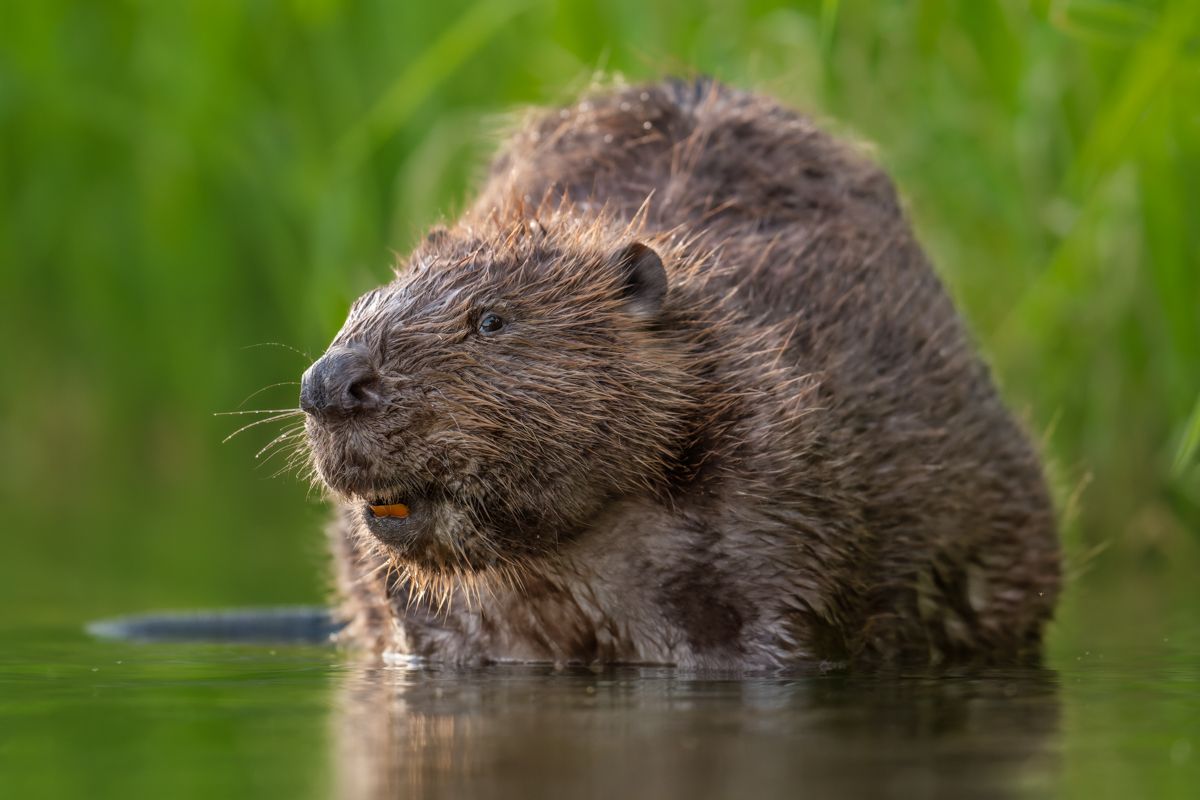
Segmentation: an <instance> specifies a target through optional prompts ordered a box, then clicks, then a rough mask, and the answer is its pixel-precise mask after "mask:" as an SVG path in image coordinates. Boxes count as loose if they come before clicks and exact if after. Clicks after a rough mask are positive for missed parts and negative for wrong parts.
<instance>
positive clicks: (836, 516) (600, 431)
mask: <svg viewBox="0 0 1200 800" xmlns="http://www.w3.org/2000/svg"><path fill="white" fill-rule="evenodd" d="M300 403H301V407H302V408H303V410H304V412H305V414H306V418H305V423H306V431H307V443H308V448H309V450H310V453H311V460H312V464H313V466H314V467H315V474H316V475H318V476H319V481H320V482H321V483H323V484H324V486H326V487H327V488H328V491H329V493H330V495H331V496H332V498H333V499H334V501H335V502H336V504H337V507H338V513H337V514H336V521H335V524H334V526H333V531H332V539H333V546H334V551H335V561H336V564H337V569H336V572H337V582H338V586H339V587H340V588H339V591H340V597H341V601H340V605H339V608H340V610H341V613H342V615H343V616H344V617H345V619H346V620H347V622H348V624H347V626H346V628H345V629H344V631H343V633H342V634H341V638H342V639H343V640H344V641H348V642H351V643H356V644H358V645H362V646H365V647H368V648H372V649H374V650H378V651H384V652H387V653H396V654H402V655H406V656H410V657H415V658H421V659H431V660H437V661H444V662H453V663H460V664H462V663H469V664H478V663H494V662H552V663H555V664H563V665H565V664H591V665H596V664H613V663H650V664H669V665H675V666H678V667H682V668H693V669H733V670H746V669H751V670H753V669H780V668H789V667H803V666H805V665H821V664H824V665H839V664H840V665H851V666H854V665H864V666H867V665H883V664H895V663H901V662H905V663H908V662H920V663H945V662H962V661H976V662H978V661H983V662H989V663H997V662H1009V661H1020V660H1026V659H1036V658H1037V656H1038V652H1039V648H1040V642H1041V638H1042V632H1043V628H1044V626H1045V624H1046V623H1047V621H1048V620H1049V619H1050V618H1051V615H1052V612H1053V609H1054V605H1055V599H1056V596H1057V593H1058V588H1059V582H1060V563H1059V562H1060V558H1059V547H1058V543H1057V536H1056V521H1055V513H1054V509H1053V504H1052V502H1051V499H1050V496H1049V492H1048V490H1047V487H1046V483H1045V479H1044V477H1043V473H1042V470H1041V467H1040V464H1039V459H1038V456H1037V454H1036V452H1035V450H1034V448H1033V447H1032V446H1031V444H1030V441H1029V439H1028V438H1027V436H1026V434H1025V433H1024V432H1023V430H1022V428H1021V426H1019V425H1018V424H1017V423H1016V422H1015V421H1014V419H1013V417H1012V416H1011V415H1010V414H1009V413H1008V411H1007V410H1006V409H1005V407H1004V405H1003V404H1002V402H1001V400H1000V398H999V396H998V394H997V391H996V389H995V387H994V385H993V383H992V380H991V378H990V375H989V370H988V369H987V367H986V366H985V365H984V363H983V362H982V361H981V359H980V358H979V357H978V355H976V353H975V352H974V350H973V347H972V345H971V342H970V339H969V336H968V333H967V331H966V329H965V326H964V324H963V322H962V321H961V320H960V318H959V316H958V314H957V313H956V311H955V309H954V307H953V305H952V303H951V300H950V299H949V297H948V295H947V292H946V291H945V290H944V288H943V286H942V284H941V283H940V281H939V279H938V278H937V276H936V275H935V273H934V271H933V269H932V268H931V266H930V263H929V260H928V259H927V258H926V256H925V254H924V253H923V251H922V249H921V247H920V246H919V244H918V243H917V241H916V239H915V238H914V234H913V232H912V230H911V228H910V225H909V223H908V222H907V220H906V217H905V213H904V211H903V208H902V206H901V203H900V201H899V200H898V197H897V193H896V191H895V189H894V188H893V185H892V183H891V181H890V180H889V178H888V177H887V176H886V175H885V174H884V172H883V171H882V170H881V169H880V168H879V167H877V166H876V165H874V164H873V163H871V161H870V160H869V159H867V158H865V157H864V156H863V155H861V154H860V153H859V152H858V151H857V150H856V148H855V147H853V146H851V145H848V144H844V143H840V142H839V141H837V140H835V139H834V138H833V137H831V136H829V135H827V134H826V133H823V132H822V131H820V130H819V129H818V128H817V127H816V126H815V125H814V124H813V123H812V122H811V121H810V120H809V119H808V118H807V117H805V116H803V115H801V114H799V113H796V112H794V111H791V110H788V109H787V108H785V107H783V106H781V105H780V104H778V103H777V102H775V101H773V100H771V99H770V98H768V97H765V96H761V95H758V94H755V93H751V92H747V91H743V90H738V89H734V88H730V87H728V86H726V85H723V84H721V83H719V82H717V81H714V80H710V79H687V80H667V81H663V82H659V83H655V84H651V85H643V86H618V87H610V88H607V89H596V90H592V91H591V92H589V93H587V94H586V95H585V96H584V97H583V99H582V100H579V101H578V102H577V103H576V104H574V105H573V106H570V107H566V108H563V109H560V110H552V111H541V112H534V113H531V114H530V115H529V116H528V118H527V119H526V120H525V122H524V123H523V125H521V126H520V127H519V129H518V130H516V132H515V133H514V134H513V135H512V136H511V138H510V139H509V140H508V141H507V143H506V144H505V145H504V146H503V147H502V148H501V150H500V153H499V155H498V156H497V157H496V158H495V160H494V162H493V163H492V165H491V167H490V169H489V171H488V173H487V175H486V178H485V180H484V185H483V186H482V189H481V190H480V193H479V195H478V199H477V200H476V201H475V202H474V204H472V205H471V206H470V207H469V208H468V209H467V211H466V212H465V214H464V215H463V216H462V217H461V219H459V220H458V221H457V222H454V223H453V224H449V225H443V226H439V227H436V228H435V229H434V230H433V231H432V232H430V233H429V235H428V236H426V237H425V238H424V240H423V241H422V242H421V243H420V244H419V245H418V246H417V247H416V249H415V250H414V252H412V254H411V256H410V257H409V258H408V259H407V260H406V262H405V263H403V264H401V265H400V266H399V267H398V268H397V270H396V277H395V279H394V280H393V281H391V282H390V283H388V284H386V285H384V286H381V287H380V288H377V289H375V290H373V291H370V292H368V293H367V294H365V295H364V296H362V297H360V298H359V299H358V300H357V301H355V302H354V303H353V305H352V307H351V308H350V311H349V314H348V317H347V319H346V322H345V324H344V326H343V327H342V329H341V330H340V332H339V333H338V334H337V335H336V337H335V338H334V340H333V343H332V344H331V345H330V347H329V348H328V350H327V351H326V352H325V353H324V354H323V355H322V356H321V357H320V358H319V359H318V360H317V361H316V362H315V363H313V364H312V365H311V366H310V367H309V368H308V370H307V371H306V372H305V374H304V376H303V379H302V382H301V392H300Z"/></svg>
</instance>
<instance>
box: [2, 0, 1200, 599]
mask: <svg viewBox="0 0 1200 800" xmlns="http://www.w3.org/2000/svg"><path fill="white" fill-rule="evenodd" d="M1198 8H1200V6H1198V5H1197V4H1196V3H1194V2H1188V1H1187V0H1178V1H1177V2H1132V1H1130V2H1125V1H1124V0H1054V1H1053V2H1049V0H1047V1H1046V2H1035V3H1032V4H1029V5H1027V4H1023V3H1018V2H985V1H984V0H972V1H971V2H966V0H963V2H935V1H934V0H927V1H926V2H898V1H897V2H836V0H833V1H831V0H813V1H812V2H808V3H801V4H799V5H794V6H785V5H782V4H778V3H774V2H763V1H762V0H752V1H751V2H745V3H734V2H728V3H722V2H709V3H695V2H667V3H661V4H656V5H655V6H654V10H652V11H649V10H647V4H645V3H643V2H640V0H617V1H616V2H604V3H570V4H561V5H554V4H551V3H544V2H536V1H535V0H513V1H512V2H508V1H507V0H499V2H497V1H495V0H486V1H481V2H476V3H462V2H456V1H454V0H451V2H445V3H421V4H418V3H399V2H382V1H381V2H373V3H372V2H367V3H353V4H351V3H348V2H346V3H343V2H338V1H337V0H294V1H293V2H265V1H261V2H242V1H241V0H237V1H236V2H234V1H232V0H230V1H228V2H219V1H216V0H214V1H213V2H200V1H199V0H197V1H196V2H191V3H184V2H180V3H159V2H134V1H133V0H126V1H125V2H114V3H89V2H75V3H71V2H57V1H55V0H44V1H43V2H32V1H29V2H17V3H16V4H10V5H9V6H7V7H6V9H5V11H4V12H3V14H2V22H0V265H2V269H0V341H4V342H5V343H6V344H5V348H4V349H5V353H6V355H5V364H4V372H3V377H2V378H0V507H2V508H3V509H4V515H5V521H4V523H5V528H6V530H8V531H9V536H8V537H7V538H6V544H7V550H8V552H7V554H6V557H5V558H4V559H0V565H2V566H0V607H4V606H10V607H14V608H20V609H22V613H23V614H26V615H29V616H35V617H37V616H43V617H48V618H57V617H60V616H72V615H76V616H77V615H81V614H82V615H87V614H96V613H106V612H109V611H117V610H127V609H134V608H144V607H149V606H157V605H205V604H210V605H214V604H215V605H226V604H230V603H235V602H244V603H252V602H266V601H289V600H308V599H311V598H312V597H313V596H314V595H316V594H317V592H318V591H319V590H320V587H321V584H320V578H319V577H318V576H319V574H320V569H319V565H320V563H321V558H322V556H321V553H322V541H321V537H320V534H319V529H320V527H321V522H322V519H323V514H324V512H323V510H322V509H321V507H320V505H319V504H318V503H316V502H315V500H314V501H312V502H306V489H305V487H303V486H301V485H300V484H299V483H298V482H296V481H294V480H292V479H289V478H286V477H284V478H279V479H274V480H272V479H270V475H271V473H272V472H273V471H274V468H273V465H267V466H266V467H263V468H257V469H256V462H255V459H254V453H255V451H256V450H257V449H258V447H260V446H261V445H262V444H264V443H266V442H267V441H268V440H269V439H270V438H271V436H272V435H273V433H272V431H266V430H264V431H262V432H261V433H260V432H248V433H247V434H245V435H243V436H241V437H239V438H237V439H235V440H233V442H231V443H230V444H228V445H224V446H223V445H221V444H220V442H221V439H222V438H223V437H224V436H225V435H226V434H227V433H229V432H230V431H231V430H232V429H233V428H234V427H235V426H236V420H237V419H239V418H229V417H214V416H213V413H214V412H216V411H223V410H229V409H235V408H237V407H238V406H239V404H240V403H241V401H242V399H243V398H244V397H246V396H247V395H249V394H250V393H251V392H254V391H255V390H257V389H260V388H261V387H263V386H267V385H269V384H273V383H276V382H280V381H294V380H296V378H297V376H298V375H299V373H300V371H301V370H302V369H303V367H304V366H305V365H306V361H307V359H306V357H304V356H302V355H299V354H297V353H295V352H293V351H292V350H290V349H287V348H283V347H274V346H263V347H257V346H254V345H259V344H262V343H269V342H280V343H284V344H286V345H288V346H289V347H295V348H297V349H299V350H301V351H305V352H307V353H309V354H314V353H317V352H319V351H320V350H321V349H322V348H323V346H324V344H325V343H326V342H327V341H328V339H329V338H330V337H331V336H332V334H333V332H334V331H335V330H336V329H337V327H338V325H339V323H340V321H341V318H342V316H343V314H344V313H345V310H346V307H347V305H348V303H349V301H350V300H351V299H352V298H353V297H354V296H355V295H356V294H357V293H358V292H360V291H362V290H364V289H366V288H368V287H369V286H371V285H372V284H374V283H376V282H379V281H381V280H383V279H385V278H386V276H387V274H388V267H389V263H390V262H391V260H392V259H393V255H392V253H393V251H399V252H403V251H404V250H405V248H407V247H408V246H409V245H410V243H411V242H412V241H413V239H414V237H415V236H416V235H418V233H419V232H420V230H421V229H422V228H423V227H424V226H426V225H428V224H429V223H431V222H433V221H435V220H437V219H438V218H439V217H441V216H452V215H453V214H454V212H455V209H457V208H461V207H462V205H463V203H464V198H465V197H466V196H467V194H468V192H469V190H470V186H471V184H472V179H473V177H474V176H476V175H477V173H478V171H479V168H480V166H481V165H482V164H483V163H484V161H485V159H486V157H487V154H488V152H489V150H490V149H491V147H492V146H493V142H494V140H495V135H494V133H493V132H494V131H495V130H497V129H498V128H499V127H500V126H501V125H502V123H503V119H504V117H503V115H504V114H505V113H506V112H508V111H510V110H512V109H514V108H518V107H520V106H521V105H523V104H528V103H545V102H556V101H560V100H565V99H568V98H570V97H571V96H573V95H574V94H575V93H576V92H577V91H579V90H580V89H581V88H583V87H585V86H586V85H587V84H588V82H589V81H590V79H591V76H592V75H593V73H595V72H596V71H603V72H606V73H611V72H614V71H617V72H621V73H624V74H626V75H627V76H629V77H631V78H643V77H646V78H649V77H654V76H658V75H661V74H663V73H666V72H681V71H690V70H693V69H694V70H697V71H702V72H706V73H710V74H713V75H716V76H718V77H721V78H724V79H726V80H728V81H731V82H734V83H737V84H741V85H745V86H752V87H757V88H760V89H763V90H765V91H769V92H773V93H775V94H777V95H779V96H781V97H782V98H784V99H786V100H787V101H789V102H791V103H794V104H796V105H798V106H802V107H804V108H806V109H808V110H810V111H811V112H812V113H814V114H815V115H817V116H818V117H820V118H822V119H824V120H826V122H827V124H828V125H829V126H831V127H833V128H834V129H836V130H838V131H840V132H842V133H845V134H848V135H853V136H856V137H859V138H862V139H865V140H867V141H870V142H873V143H875V145H876V148H877V153H878V157H879V158H880V159H881V160H882V161H883V162H884V163H885V164H886V165H887V167H888V168H889V169H890V170H891V172H892V173H893V174H894V175H895V177H896V179H897V182H898V183H899V185H900V187H901V189H902V191H903V193H904V195H905V197H906V198H907V201H908V203H909V206H910V209H911V213H912V216H913V218H914V221H915V224H916V225H917V227H918V229H919V231H920V233H921V236H922V238H923V240H924V241H925V242H926V244H927V246H928V248H929V250H930V251H931V253H932V254H933V256H934V259H935V261H936V263H937V264H938V267H939V269H940V270H941V272H942V274H943V275H944V276H945V279H946V281H947V283H948V284H949V286H950V287H951V290H952V291H953V293H954V295H955V296H956V298H957V299H958V301H959V303H960V306H961V308H962V309H963V311H964V313H965V314H966V316H967V317H968V318H969V319H970V320H971V323H972V326H973V328H974V330H975V331H976V334H977V337H978V339H979V341H980V344H981V347H982V349H983V350H984V351H985V352H986V353H987V355H988V357H989V359H990V360H991V362H992V363H993V365H994V367H995V371H996V373H997V375H998V378H999V380H1000V381H1001V383H1002V385H1003V387H1004V390H1005V393H1006V396H1007V397H1008V398H1009V400H1010V401H1011V403H1012V404H1013V406H1014V407H1015V408H1017V409H1018V410H1019V411H1020V412H1021V413H1022V414H1023V415H1024V416H1025V418H1026V419H1027V420H1028V422H1029V425H1030V427H1031V428H1032V429H1033V430H1034V431H1035V432H1036V435H1038V436H1039V437H1040V438H1042V439H1043V440H1044V441H1045V447H1046V452H1047V455H1048V458H1049V460H1050V462H1051V464H1052V472H1053V475H1054V480H1055V483H1056V486H1057V488H1058V491H1059V494H1060V500H1061V503H1062V504H1063V506H1064V508H1070V509H1072V510H1071V511H1070V522H1071V524H1070V526H1069V536H1070V542H1071V546H1072V548H1073V552H1074V553H1075V554H1076V555H1077V556H1078V555H1080V554H1083V553H1084V552H1086V551H1087V550H1088V549H1089V548H1091V547H1092V546H1094V545H1096V544H1099V543H1111V544H1113V545H1114V546H1113V547H1110V548H1109V550H1108V552H1109V553H1133V554H1136V555H1147V554H1161V555H1165V556H1168V557H1180V556H1179V554H1181V553H1192V552H1194V550H1193V549H1191V548H1192V545H1193V544H1194V542H1193V541H1192V540H1194V538H1195V533H1196V531H1198V530H1200V488H1198V487H1200V463H1198V457H1197V442H1198V441H1200V269H1198V268H1197V267H1198V265H1197V260H1198V258H1200V226H1198V225H1197V222H1196V213H1197V211H1196V209H1198V208H1200V111H1198V109H1200V28H1198V19H1197V15H1198V13H1200V12H1198ZM248 346H249V347H248ZM295 394H296V388H295V386H294V385H287V384H285V385H282V386H276V387H273V388H271V389H268V390H267V391H265V392H263V393H262V394H260V395H258V396H256V397H255V398H254V399H253V400H251V401H250V405H251V406H256V407H262V408H280V407H285V406H289V405H294V403H295ZM1085 483H1086V488H1084V489H1083V491H1082V493H1078V492H1077V490H1079V489H1080V488H1081V487H1083V486H1084V484H1085ZM1077 493H1078V502H1072V501H1071V498H1072V497H1074V496H1075V495H1076V494H1077ZM1111 561H1112V563H1114V564H1115V563H1117V562H1118V561H1122V559H1116V558H1114V559H1111Z"/></svg>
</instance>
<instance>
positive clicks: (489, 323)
mask: <svg viewBox="0 0 1200 800" xmlns="http://www.w3.org/2000/svg"><path fill="white" fill-rule="evenodd" d="M503 327H504V320H503V319H501V318H500V315H499V314H494V313H492V312H491V311H489V312H488V313H486V314H484V315H483V316H482V317H480V318H479V332H480V333H481V334H483V335H484V336H491V335H492V334H493V333H496V332H497V331H499V330H500V329H501V328H503Z"/></svg>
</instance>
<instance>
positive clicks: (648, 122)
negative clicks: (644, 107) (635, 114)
mask: <svg viewBox="0 0 1200 800" xmlns="http://www.w3.org/2000/svg"><path fill="white" fill-rule="evenodd" d="M642 127H643V128H645V129H646V130H650V129H651V128H652V127H654V126H653V125H651V124H650V120H646V121H645V122H643V123H642Z"/></svg>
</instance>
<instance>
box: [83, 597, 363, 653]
mask: <svg viewBox="0 0 1200 800" xmlns="http://www.w3.org/2000/svg"><path fill="white" fill-rule="evenodd" d="M341 629H342V624H341V623H340V622H338V621H337V620H336V619H334V616H333V614H332V613H331V612H330V610H329V609H327V608H320V607H307V606H287V607H283V608H245V609H232V610H229V611H194V612H180V613H164V614H137V615H134V616H129V617H118V618H116V619H106V620H99V621H97V622H92V623H90V624H89V625H88V626H87V631H88V633H90V634H91V635H93V636H98V637H100V638H102V639H126V640H129V641H135V642H224V643H238V644H276V643H278V644H326V643H329V642H331V641H332V640H333V637H334V636H335V635H336V634H337V633H338V631H340V630H341Z"/></svg>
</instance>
